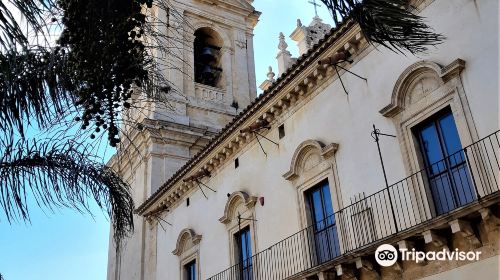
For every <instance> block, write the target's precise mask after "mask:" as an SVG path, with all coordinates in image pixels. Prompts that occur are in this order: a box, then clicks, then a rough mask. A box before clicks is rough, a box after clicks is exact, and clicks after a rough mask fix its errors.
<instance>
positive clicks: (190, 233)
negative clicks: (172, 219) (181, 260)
mask: <svg viewBox="0 0 500 280" xmlns="http://www.w3.org/2000/svg"><path fill="white" fill-rule="evenodd" d="M200 241H201V235H199V234H196V233H195V232H194V230H192V229H189V228H186V229H183V230H182V231H181V232H180V233H179V237H177V242H176V245H175V249H174V250H173V251H172V254H174V255H176V256H180V255H181V254H182V253H183V252H184V251H185V250H186V248H185V246H186V243H191V244H192V246H194V245H197V244H199V243H200Z"/></svg>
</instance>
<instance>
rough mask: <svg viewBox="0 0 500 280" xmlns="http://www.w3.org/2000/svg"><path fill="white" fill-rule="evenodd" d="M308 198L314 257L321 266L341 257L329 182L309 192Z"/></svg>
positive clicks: (324, 182) (322, 183)
mask: <svg viewBox="0 0 500 280" xmlns="http://www.w3.org/2000/svg"><path fill="white" fill-rule="evenodd" d="M306 196H307V199H308V201H309V207H310V209H309V210H310V213H311V219H312V236H313V243H314V249H315V251H314V255H315V256H316V261H317V262H318V264H320V263H324V262H326V261H329V260H332V259H334V258H335V257H337V256H339V255H340V246H339V240H338V232H337V224H336V221H335V214H334V213H333V207H332V197H331V195H330V186H329V185H328V181H327V180H325V181H323V182H321V183H320V184H319V185H317V186H315V187H314V188H312V189H311V190H309V191H308V192H307V193H306Z"/></svg>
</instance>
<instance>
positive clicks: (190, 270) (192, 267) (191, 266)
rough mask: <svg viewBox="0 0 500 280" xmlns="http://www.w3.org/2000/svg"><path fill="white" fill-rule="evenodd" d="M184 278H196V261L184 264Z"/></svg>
mask: <svg viewBox="0 0 500 280" xmlns="http://www.w3.org/2000/svg"><path fill="white" fill-rule="evenodd" d="M184 275H185V277H184V279H186V280H196V261H192V262H190V263H188V264H186V265H184Z"/></svg>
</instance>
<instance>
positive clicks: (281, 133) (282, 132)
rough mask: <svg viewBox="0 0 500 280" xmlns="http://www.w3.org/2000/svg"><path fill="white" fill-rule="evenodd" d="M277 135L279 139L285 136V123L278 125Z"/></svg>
mask: <svg viewBox="0 0 500 280" xmlns="http://www.w3.org/2000/svg"><path fill="white" fill-rule="evenodd" d="M278 136H279V138H280V139H281V138H283V137H285V125H284V124H282V125H280V126H278Z"/></svg>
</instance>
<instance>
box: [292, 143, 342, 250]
mask: <svg viewBox="0 0 500 280" xmlns="http://www.w3.org/2000/svg"><path fill="white" fill-rule="evenodd" d="M338 146H339V145H338V144H336V143H330V144H328V145H325V144H323V142H321V141H318V140H312V139H309V140H306V141H304V142H302V143H301V144H300V145H299V146H298V147H297V148H296V149H295V152H294V154H293V157H292V161H291V164H290V170H289V171H288V172H286V173H285V174H283V178H285V179H286V180H288V181H290V182H291V184H292V185H293V186H294V187H295V189H296V190H297V201H298V212H299V213H298V214H299V220H300V221H299V222H300V227H301V228H306V227H308V226H311V225H312V223H313V221H312V219H311V213H310V210H311V207H310V205H309V202H308V201H307V197H306V192H307V191H308V190H310V189H312V188H314V187H316V186H317V185H318V184H319V183H321V182H322V181H324V180H327V181H328V185H329V187H330V195H331V197H330V198H331V201H332V207H333V211H334V213H337V211H339V210H340V209H342V208H343V207H344V205H343V199H342V191H341V189H340V182H339V178H338V171H337V162H336V159H335V153H336V152H337V150H338ZM337 228H338V229H340V225H339V224H337ZM340 235H341V234H340V230H339V245H340V252H344V248H343V244H342V242H341V239H342V237H341V236H340Z"/></svg>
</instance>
